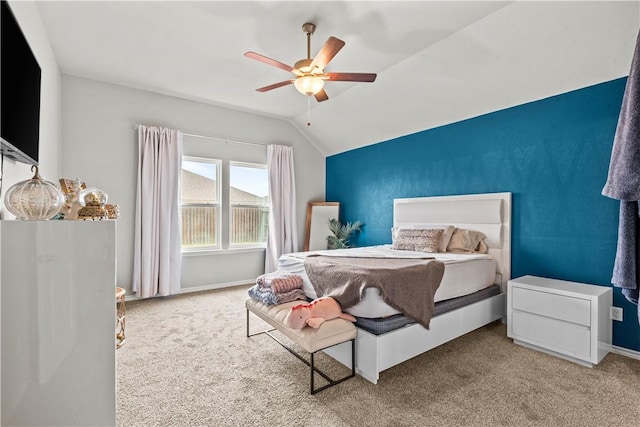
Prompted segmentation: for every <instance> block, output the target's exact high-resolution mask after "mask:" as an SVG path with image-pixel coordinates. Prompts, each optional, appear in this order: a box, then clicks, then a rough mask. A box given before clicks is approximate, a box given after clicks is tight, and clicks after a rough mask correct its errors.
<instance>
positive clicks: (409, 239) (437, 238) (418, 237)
mask: <svg viewBox="0 0 640 427" xmlns="http://www.w3.org/2000/svg"><path fill="white" fill-rule="evenodd" d="M443 234H444V230H443V229H442V228H427V229H419V228H399V227H394V228H392V229H391V238H392V244H391V249H398V250H404V251H420V252H438V250H439V248H440V242H441V241H442V235H443Z"/></svg>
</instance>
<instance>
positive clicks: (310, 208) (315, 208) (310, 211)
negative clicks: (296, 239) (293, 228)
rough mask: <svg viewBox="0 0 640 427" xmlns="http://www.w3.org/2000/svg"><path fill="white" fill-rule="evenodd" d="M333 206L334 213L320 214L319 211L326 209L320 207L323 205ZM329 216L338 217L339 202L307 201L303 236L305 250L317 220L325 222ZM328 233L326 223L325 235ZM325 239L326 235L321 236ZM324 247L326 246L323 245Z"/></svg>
mask: <svg viewBox="0 0 640 427" xmlns="http://www.w3.org/2000/svg"><path fill="white" fill-rule="evenodd" d="M331 206H334V207H335V208H336V210H335V215H330V216H327V215H322V214H321V213H320V211H326V209H322V208H323V207H331ZM331 218H335V219H338V220H339V219H340V202H309V203H308V204H307V221H306V224H305V225H306V227H305V236H304V250H305V252H306V251H308V250H309V246H310V243H311V237H312V236H311V230H312V228H313V226H314V225H315V224H317V223H318V221H323V222H327V221H328V220H330V219H331ZM328 235H329V228H328V225H327V236H328ZM323 238H324V239H325V241H326V236H323ZM325 249H326V246H325Z"/></svg>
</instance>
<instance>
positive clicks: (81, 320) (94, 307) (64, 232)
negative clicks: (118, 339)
mask: <svg viewBox="0 0 640 427" xmlns="http://www.w3.org/2000/svg"><path fill="white" fill-rule="evenodd" d="M115 233H116V222H115V221H7V220H4V221H0V260H1V273H0V287H1V290H2V293H1V295H2V304H1V306H0V307H1V310H0V312H1V316H0V318H1V320H2V321H1V330H2V363H1V369H2V393H1V397H2V399H1V400H2V406H1V422H0V424H1V425H3V426H4V425H7V426H8V425H11V426H26V425H29V426H34V425H37V426H113V425H115V423H116V363H115V360H116V359H115V357H116V356H115V336H114V334H115V274H116V248H115V244H116V234H115Z"/></svg>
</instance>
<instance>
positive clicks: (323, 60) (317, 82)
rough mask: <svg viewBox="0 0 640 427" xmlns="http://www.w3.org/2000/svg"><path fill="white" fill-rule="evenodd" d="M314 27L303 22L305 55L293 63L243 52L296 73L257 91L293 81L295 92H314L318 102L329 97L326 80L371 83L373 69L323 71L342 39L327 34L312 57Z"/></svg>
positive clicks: (274, 87) (342, 44) (250, 56)
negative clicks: (369, 71)
mask: <svg viewBox="0 0 640 427" xmlns="http://www.w3.org/2000/svg"><path fill="white" fill-rule="evenodd" d="M315 30H316V26H315V24H312V23H310V22H307V23H305V24H303V25H302V31H303V32H304V33H305V34H306V35H307V57H306V58H305V59H301V60H299V61H298V62H296V63H295V65H294V66H293V67H292V66H290V65H287V64H284V63H282V62H280V61H276V60H275V59H271V58H267V57H266V56H264V55H260V54H259V53H255V52H246V53H245V54H244V56H246V57H247V58H251V59H255V60H256V61H260V62H264V63H265V64H268V65H272V66H274V67H278V68H280V69H283V70H285V71H290V72H292V73H293V74H294V75H295V78H293V79H290V80H284V81H281V82H278V83H274V84H271V85H269V86H264V87H261V88H258V89H256V91H258V92H267V91H269V90H272V89H277V88H279V87H282V86H287V85H290V84H292V83H293V85H294V86H295V87H296V89H297V90H298V92H300V93H302V94H304V95H307V96H311V95H313V96H314V97H315V98H316V100H317V101H318V102H322V101H326V100H327V99H329V96H328V95H327V92H325V90H324V83H325V81H336V82H369V83H370V82H373V81H374V80H375V79H376V74H373V73H325V71H324V69H325V67H326V66H327V64H329V61H331V60H332V59H333V57H334V56H336V54H337V53H338V52H339V51H340V49H342V48H343V46H344V45H345V43H344V42H343V41H342V40H340V39H338V38H336V37H329V39H327V41H326V42H325V44H324V45H323V46H322V49H320V52H318V54H317V55H316V56H315V57H314V58H311V35H312V34H313V33H314V32H315Z"/></svg>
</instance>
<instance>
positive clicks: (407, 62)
mask: <svg viewBox="0 0 640 427" xmlns="http://www.w3.org/2000/svg"><path fill="white" fill-rule="evenodd" d="M38 9H39V11H40V15H41V17H42V21H43V23H44V27H45V29H46V31H47V34H48V36H49V39H50V41H51V44H52V47H53V50H54V53H55V55H56V58H57V61H58V63H59V65H60V69H61V71H62V72H63V73H65V74H70V75H75V76H81V77H87V78H91V79H96V80H100V81H105V82H109V83H115V84H120V85H124V86H130V87H134V88H139V89H145V90H150V91H154V92H159V93H163V94H168V95H173V96H178V97H183V98H187V99H192V100H197V101H201V102H206V103H211V104H215V105H219V106H225V107H229V108H233V109H239V110H243V111H249V112H254V113H258V114H264V115H268V116H272V117H277V118H281V119H283V120H288V121H291V122H292V123H293V124H294V125H295V126H296V127H297V128H298V129H299V130H300V132H301V133H303V134H304V135H305V136H306V137H307V138H308V139H309V141H310V142H311V143H313V144H314V145H316V146H317V147H318V149H320V151H322V152H323V153H324V154H326V155H331V154H336V153H340V152H343V151H347V150H350V149H353V148H357V147H361V146H364V145H368V144H373V143H376V142H379V141H385V140H388V139H392V138H395V137H398V136H402V135H406V134H409V133H414V132H417V131H420V130H424V129H428V128H431V127H434V126H439V125H442V124H446V123H451V122H454V121H458V120H462V119H465V118H469V117H474V116H477V115H480V114H484V113H487V112H491V111H496V110H499V109H502V108H507V107H510V106H513V105H518V104H522V103H525V102H529V101H532V100H537V99H542V98H545V97H548V96H551V95H555V94H559V93H563V92H567V91H569V90H573V89H577V88H581V87H585V86H588V85H591V84H595V83H600V82H603V81H608V80H612V79H615V78H618V77H622V76H625V75H627V74H628V72H629V66H630V64H631V58H632V54H633V48H634V45H635V39H636V35H637V32H638V27H639V23H640V7H639V2H638V1H621V2H614V1H585V2H577V1H568V2H552V1H538V2H532V1H515V2H498V1H467V2H458V1H407V2H402V1H337V2H331V1H227V2H223V1H200V2H188V1H173V2H169V1H142V2H132V1H108V2H96V1H84V2H82V1H70V2H55V1H51V2H50V1H44V2H39V3H38ZM305 22H313V23H315V24H316V25H317V30H316V32H315V34H314V36H313V37H312V49H311V54H312V56H313V55H315V53H316V52H317V51H318V50H319V49H320V47H321V46H322V44H323V43H324V41H325V40H326V39H327V38H328V37H329V36H335V37H337V38H339V39H342V40H344V41H345V42H346V46H345V47H344V48H343V49H342V50H341V51H340V52H339V53H338V55H337V56H336V57H335V58H334V59H333V60H332V61H331V63H330V64H329V66H327V68H326V71H329V72H335V71H341V72H373V73H377V74H378V78H377V80H376V81H375V82H374V83H351V82H329V83H327V85H326V87H325V89H326V91H327V93H328V95H329V98H330V99H329V100H328V101H325V102H323V103H317V102H316V101H315V100H314V99H311V112H310V115H311V123H312V124H311V126H307V125H306V123H307V117H308V103H307V101H308V99H307V97H305V96H304V95H301V94H300V93H298V92H297V91H296V90H295V88H294V87H293V86H286V87H282V88H279V89H275V90H272V91H270V92H266V93H258V92H256V91H255V89H256V88H258V87H262V86H266V85H268V84H271V83H275V82H279V81H282V80H286V79H288V78H289V77H290V74H289V73H287V72H285V71H283V70H281V69H278V68H275V67H270V66H268V65H265V64H262V63H260V62H257V61H254V60H251V59H247V58H245V57H244V56H243V53H244V52H246V51H249V50H252V51H255V52H258V53H261V54H263V55H265V56H268V57H270V58H273V59H276V60H279V61H281V62H284V63H286V64H290V65H293V64H294V63H295V62H296V61H297V60H299V59H302V58H305V57H306V38H305V35H304V33H303V32H302V29H301V26H302V24H303V23H305Z"/></svg>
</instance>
